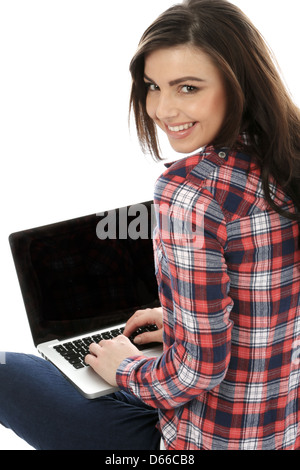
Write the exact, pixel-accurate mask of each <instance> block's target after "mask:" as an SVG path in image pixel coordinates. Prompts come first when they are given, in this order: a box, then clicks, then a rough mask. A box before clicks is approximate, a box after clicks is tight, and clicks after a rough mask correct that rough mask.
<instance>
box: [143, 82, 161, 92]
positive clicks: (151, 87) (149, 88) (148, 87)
mask: <svg viewBox="0 0 300 470" xmlns="http://www.w3.org/2000/svg"><path fill="white" fill-rule="evenodd" d="M145 85H146V90H147V92H148V91H157V90H159V87H158V86H157V85H155V83H151V82H145Z"/></svg>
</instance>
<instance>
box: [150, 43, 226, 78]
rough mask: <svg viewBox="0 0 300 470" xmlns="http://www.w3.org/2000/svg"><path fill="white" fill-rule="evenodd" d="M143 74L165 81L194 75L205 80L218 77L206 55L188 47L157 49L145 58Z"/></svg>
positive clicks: (215, 69) (217, 71)
mask: <svg viewBox="0 0 300 470" xmlns="http://www.w3.org/2000/svg"><path fill="white" fill-rule="evenodd" d="M144 72H145V74H146V75H147V76H150V77H151V78H153V79H154V78H155V77H154V76H152V75H154V74H156V75H159V76H163V77H164V78H165V79H166V80H173V79H174V78H177V77H174V75H178V74H179V75H195V74H197V75H198V76H199V78H202V79H207V78H209V77H212V76H220V73H219V70H218V69H217V67H216V66H215V65H214V63H213V61H212V59H211V58H210V57H209V55H208V54H206V53H205V52H203V51H202V50H201V49H200V48H196V47H193V46H190V45H182V46H174V47H169V48H163V49H158V50H156V51H153V52H151V53H150V54H148V55H147V56H146V58H145V70H144Z"/></svg>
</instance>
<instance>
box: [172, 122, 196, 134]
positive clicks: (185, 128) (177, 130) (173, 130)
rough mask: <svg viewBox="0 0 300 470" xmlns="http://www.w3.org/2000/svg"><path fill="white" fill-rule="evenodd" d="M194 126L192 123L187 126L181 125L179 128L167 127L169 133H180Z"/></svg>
mask: <svg viewBox="0 0 300 470" xmlns="http://www.w3.org/2000/svg"><path fill="white" fill-rule="evenodd" d="M194 125H195V123H194V122H190V123H189V124H181V125H179V126H167V128H168V129H169V131H171V132H180V131H187V130H188V129H190V128H191V127H193V126H194Z"/></svg>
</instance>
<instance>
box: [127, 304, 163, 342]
mask: <svg viewBox="0 0 300 470" xmlns="http://www.w3.org/2000/svg"><path fill="white" fill-rule="evenodd" d="M146 325H156V326H157V328H158V329H157V330H156V331H149V332H146V333H142V334H140V335H138V336H136V337H135V338H134V343H136V344H147V343H152V342H158V343H162V342H163V312H162V308H161V307H159V308H147V309H145V310H138V311H137V312H135V313H134V314H133V315H132V317H131V318H129V320H128V321H127V323H126V327H125V330H124V331H123V334H124V335H125V336H130V335H131V334H132V333H134V332H135V331H136V330H137V329H138V328H140V327H141V326H146Z"/></svg>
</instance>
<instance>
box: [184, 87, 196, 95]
mask: <svg viewBox="0 0 300 470" xmlns="http://www.w3.org/2000/svg"><path fill="white" fill-rule="evenodd" d="M181 91H182V93H185V94H191V93H195V92H196V91H198V88H197V87H195V86H192V85H182V87H181Z"/></svg>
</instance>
